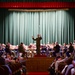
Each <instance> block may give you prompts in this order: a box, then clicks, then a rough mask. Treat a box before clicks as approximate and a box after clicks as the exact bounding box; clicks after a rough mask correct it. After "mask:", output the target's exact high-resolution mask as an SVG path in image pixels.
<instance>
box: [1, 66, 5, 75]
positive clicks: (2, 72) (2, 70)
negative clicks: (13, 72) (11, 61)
mask: <svg viewBox="0 0 75 75" xmlns="http://www.w3.org/2000/svg"><path fill="white" fill-rule="evenodd" d="M0 75H4V69H3V68H2V67H0Z"/></svg>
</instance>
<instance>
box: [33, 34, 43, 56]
mask: <svg viewBox="0 0 75 75" xmlns="http://www.w3.org/2000/svg"><path fill="white" fill-rule="evenodd" d="M32 39H33V40H34V41H36V52H37V55H40V40H41V39H42V37H41V35H40V34H38V35H37V38H35V39H34V36H32Z"/></svg>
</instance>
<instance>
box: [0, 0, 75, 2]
mask: <svg viewBox="0 0 75 75" xmlns="http://www.w3.org/2000/svg"><path fill="white" fill-rule="evenodd" d="M0 2H75V0H0Z"/></svg>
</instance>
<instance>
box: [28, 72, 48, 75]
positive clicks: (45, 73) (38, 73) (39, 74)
mask: <svg viewBox="0 0 75 75" xmlns="http://www.w3.org/2000/svg"><path fill="white" fill-rule="evenodd" d="M28 75H49V73H48V72H29V73H28Z"/></svg>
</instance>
